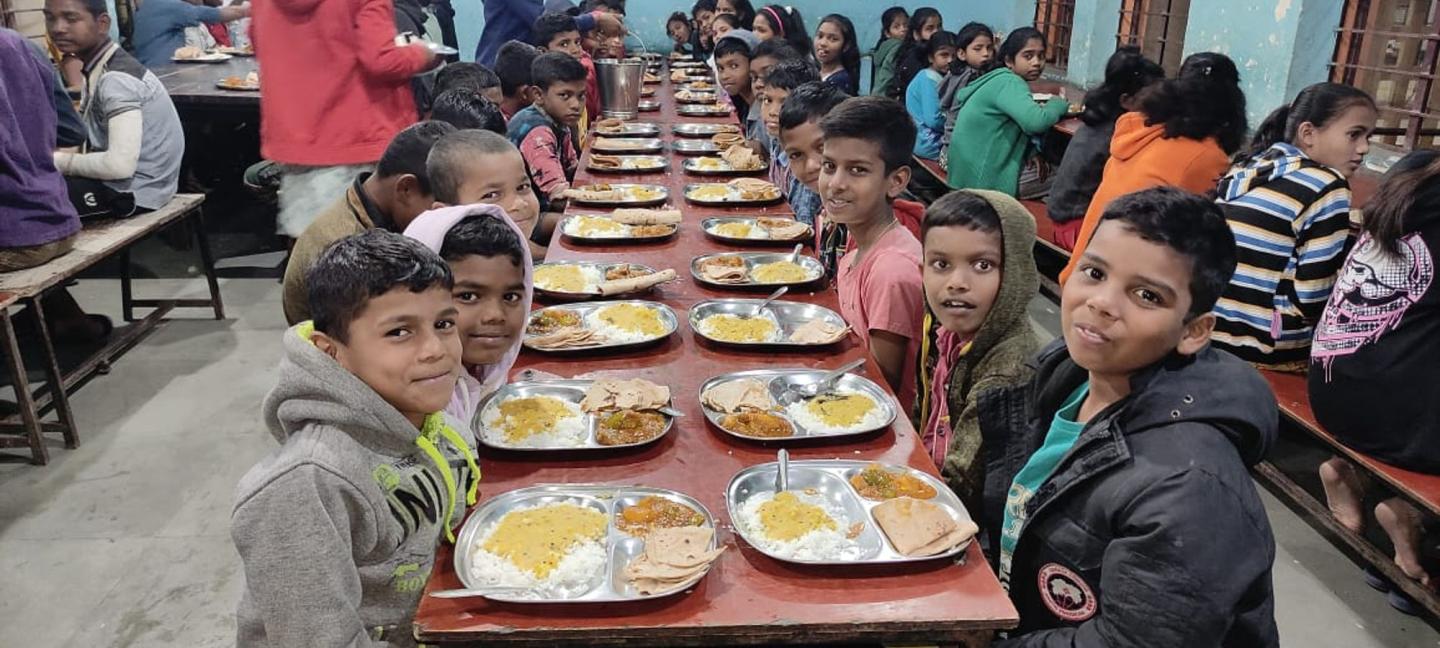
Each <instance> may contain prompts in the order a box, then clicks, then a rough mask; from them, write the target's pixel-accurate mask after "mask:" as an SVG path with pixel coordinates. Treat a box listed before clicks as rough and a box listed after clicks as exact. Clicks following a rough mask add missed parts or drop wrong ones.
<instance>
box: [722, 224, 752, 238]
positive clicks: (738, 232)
mask: <svg viewBox="0 0 1440 648" xmlns="http://www.w3.org/2000/svg"><path fill="white" fill-rule="evenodd" d="M751 229H753V228H752V227H751V226H750V224H749V223H722V224H720V225H716V226H715V233H716V234H719V235H720V236H728V237H730V238H749V237H750V231H751Z"/></svg>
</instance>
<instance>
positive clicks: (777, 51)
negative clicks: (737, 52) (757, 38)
mask: <svg viewBox="0 0 1440 648" xmlns="http://www.w3.org/2000/svg"><path fill="white" fill-rule="evenodd" d="M764 57H769V58H773V59H775V60H776V61H784V60H788V59H796V58H805V56H804V54H803V53H802V52H798V51H796V50H795V48H794V47H791V46H790V43H787V42H785V41H784V40H782V39H779V38H772V39H770V40H767V41H761V42H760V44H759V45H756V46H755V49H754V51H752V52H750V60H752V61H753V60H755V59H758V58H764Z"/></svg>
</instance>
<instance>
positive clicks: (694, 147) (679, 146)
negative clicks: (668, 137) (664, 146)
mask: <svg viewBox="0 0 1440 648" xmlns="http://www.w3.org/2000/svg"><path fill="white" fill-rule="evenodd" d="M670 148H672V149H674V150H675V152H676V153H679V154H681V155H702V154H705V153H719V152H720V145H719V144H716V143H715V142H712V141H710V140H708V139H677V140H675V141H673V142H670Z"/></svg>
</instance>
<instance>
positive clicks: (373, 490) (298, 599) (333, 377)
mask: <svg viewBox="0 0 1440 648" xmlns="http://www.w3.org/2000/svg"><path fill="white" fill-rule="evenodd" d="M312 330H313V327H312V325H311V324H310V323H309V322H303V323H301V324H297V325H296V326H295V327H293V328H291V329H290V330H289V331H286V333H285V336H284V341H283V344H284V348H285V358H284V360H282V361H281V364H280V378H279V383H278V384H277V385H276V386H275V389H274V390H273V391H271V392H270V395H269V396H268V397H267V398H266V399H265V406H264V409H265V422H266V424H267V426H268V427H269V429H270V432H271V434H274V435H275V438H276V439H278V440H280V442H281V443H282V445H281V447H280V448H279V449H277V450H275V451H274V452H272V453H271V454H270V456H268V457H266V458H265V459H262V460H261V461H260V463H258V464H256V465H255V467H253V468H251V469H250V472H248V473H246V474H245V476H244V477H243V478H241V480H240V485H239V486H238V487H237V489H236V498H235V510H234V513H233V514H232V515H231V520H230V524H231V527H230V535H231V537H232V538H233V539H234V541H235V548H236V549H237V550H239V552H240V559H241V561H242V562H243V563H244V568H245V594H244V597H243V598H242V599H241V601H240V608H239V611H238V617H239V633H238V638H237V641H236V645H237V646H240V647H241V648H248V647H252V646H253V647H260V646H264V647H266V648H271V647H279V646H316V647H338V646H410V645H414V639H413V635H412V631H411V629H410V624H411V619H412V618H413V615H414V611H415V605H416V603H417V602H418V601H419V599H420V592H421V590H422V589H423V588H424V586H425V581H426V579H427V578H428V577H429V575H430V570H431V567H432V566H433V563H434V561H435V547H436V542H437V540H438V539H439V538H440V537H442V536H446V537H449V536H450V534H451V529H452V528H453V526H454V525H455V524H456V523H458V522H459V520H460V518H461V517H463V515H464V512H465V506H466V504H467V503H469V504H473V503H474V499H475V492H476V491H475V487H476V485H477V484H476V483H477V481H478V477H479V469H478V468H477V467H476V465H475V460H474V453H473V451H472V449H471V447H470V445H469V443H468V442H467V441H466V440H465V439H464V438H463V437H461V436H460V435H459V434H458V433H457V432H456V431H455V429H454V428H453V427H451V426H450V425H448V424H447V423H446V422H445V418H444V417H443V415H441V414H438V413H437V414H433V415H431V416H430V417H428V418H427V419H426V420H425V424H424V428H423V430H417V429H416V428H415V426H414V425H413V424H411V423H410V422H409V421H408V420H407V419H406V418H405V417H404V416H403V415H401V414H400V412H399V411H398V410H396V409H395V408H394V407H391V406H390V405H389V404H388V403H386V402H385V401H384V400H383V399H381V398H380V396H379V395H378V394H376V393H375V392H374V390H372V389H370V387H369V386H367V385H366V384H365V383H364V382H362V381H361V380H360V379H359V378H357V377H356V376H355V375H354V374H351V373H350V372H349V371H346V370H345V369H344V368H343V367H341V366H340V365H339V364H337V363H336V362H335V360H334V359H332V358H331V357H330V356H328V355H326V354H324V353H323V352H321V351H320V350H319V349H317V348H316V347H315V345H314V344H312V343H311V342H310V335H311V331H312ZM442 520H447V521H448V523H444V522H442Z"/></svg>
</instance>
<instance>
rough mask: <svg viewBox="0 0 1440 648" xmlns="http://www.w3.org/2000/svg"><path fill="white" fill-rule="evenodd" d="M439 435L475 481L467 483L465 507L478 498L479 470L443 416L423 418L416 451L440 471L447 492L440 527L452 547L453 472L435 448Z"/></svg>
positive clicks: (467, 449)
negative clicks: (442, 527) (459, 455)
mask: <svg viewBox="0 0 1440 648" xmlns="http://www.w3.org/2000/svg"><path fill="white" fill-rule="evenodd" d="M441 436H443V437H445V439H446V440H448V441H449V442H450V443H451V444H453V445H454V446H455V448H456V449H457V450H459V451H460V454H461V455H463V456H464V457H465V464H466V465H467V466H469V467H470V472H471V473H473V474H474V475H475V479H474V480H473V481H471V482H470V488H469V490H468V492H466V493H465V503H466V504H467V505H472V506H473V505H474V504H475V501H476V500H477V499H478V496H479V489H480V467H479V466H477V465H476V464H475V455H474V454H472V453H471V452H470V445H469V444H467V443H465V439H463V438H462V437H461V436H460V433H458V432H456V431H455V430H453V429H451V428H450V426H449V425H446V424H445V416H444V415H443V414H439V413H435V414H431V415H429V416H427V417H425V424H424V426H422V427H421V429H420V436H418V437H415V445H417V446H419V447H420V449H421V450H422V451H424V452H425V455H426V456H428V457H430V461H432V462H434V463H435V467H436V468H439V469H440V477H441V478H442V479H444V480H445V492H447V493H449V496H448V497H446V498H445V518H444V522H442V525H443V526H444V527H445V540H446V541H447V542H449V543H451V544H454V543H455V532H454V530H452V529H451V528H450V518H451V516H453V515H454V514H455V499H456V491H455V473H454V472H452V471H451V470H450V462H449V461H446V460H445V455H443V454H441V453H440V449H439V448H437V447H436V446H435V439H436V438H437V437H441Z"/></svg>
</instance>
